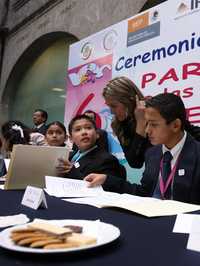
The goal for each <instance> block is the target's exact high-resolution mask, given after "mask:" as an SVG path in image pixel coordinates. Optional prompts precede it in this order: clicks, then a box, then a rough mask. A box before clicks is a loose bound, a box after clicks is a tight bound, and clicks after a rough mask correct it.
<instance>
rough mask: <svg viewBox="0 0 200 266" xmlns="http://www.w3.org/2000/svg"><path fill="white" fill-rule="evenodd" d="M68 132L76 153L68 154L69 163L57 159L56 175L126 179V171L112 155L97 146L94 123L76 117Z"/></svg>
mask: <svg viewBox="0 0 200 266" xmlns="http://www.w3.org/2000/svg"><path fill="white" fill-rule="evenodd" d="M68 131H69V134H70V138H71V140H72V142H74V143H75V144H76V146H77V147H78V151H77V150H76V151H74V152H72V153H71V154H70V157H69V161H68V160H64V159H59V165H58V166H57V171H58V175H62V176H64V177H69V178H76V179H83V178H84V177H85V176H86V175H88V174H91V173H99V174H105V175H112V176H117V177H120V178H122V179H126V170H125V168H124V167H123V166H122V165H121V164H120V163H119V161H118V159H117V158H116V157H114V156H113V155H112V154H110V153H108V152H107V151H105V150H104V149H102V148H101V147H99V146H98V144H97V139H98V133H97V128H96V124H95V121H94V120H93V119H91V118H90V117H88V116H86V115H78V116H76V117H74V118H73V119H72V120H71V122H70V123H69V127H68Z"/></svg>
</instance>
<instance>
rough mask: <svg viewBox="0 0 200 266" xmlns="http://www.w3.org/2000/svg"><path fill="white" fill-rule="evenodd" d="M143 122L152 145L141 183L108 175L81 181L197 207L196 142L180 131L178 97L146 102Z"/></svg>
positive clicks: (199, 160) (199, 147) (199, 149)
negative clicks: (133, 182)
mask: <svg viewBox="0 0 200 266" xmlns="http://www.w3.org/2000/svg"><path fill="white" fill-rule="evenodd" d="M145 120H146V123H147V126H146V133H147V135H148V138H149V140H150V142H151V144H153V145H155V146H153V147H152V148H150V149H149V150H148V151H147V152H146V155H145V171H144V173H143V177H142V179H141V184H140V185H137V184H130V183H129V182H126V181H124V180H121V179H119V178H118V179H117V178H114V177H113V176H109V175H107V176H106V175H95V174H93V175H88V176H87V177H86V178H85V180H87V181H89V182H90V186H95V185H99V184H104V185H105V186H106V188H108V189H109V190H111V191H115V192H119V193H130V194H135V195H139V196H148V197H156V198H160V199H174V200H178V201H183V202H188V203H194V204H200V143H199V142H198V141H196V140H195V139H194V138H193V137H192V136H191V135H189V133H186V131H185V130H184V128H185V125H186V110H185V107H184V104H183V102H182V100H181V98H180V97H178V96H176V95H174V94H172V93H165V94H159V95H157V96H155V97H152V98H151V99H149V100H147V101H146V109H145Z"/></svg>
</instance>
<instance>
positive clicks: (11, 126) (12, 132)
mask: <svg viewBox="0 0 200 266" xmlns="http://www.w3.org/2000/svg"><path fill="white" fill-rule="evenodd" d="M1 133H2V136H3V149H4V151H5V152H6V153H10V152H11V151H12V148H13V145H15V144H31V145H44V136H43V135H42V134H40V133H36V132H33V131H32V130H31V129H30V128H29V127H27V126H26V125H25V124H23V123H22V122H20V121H18V120H10V121H8V122H6V123H4V124H3V125H2V127H1Z"/></svg>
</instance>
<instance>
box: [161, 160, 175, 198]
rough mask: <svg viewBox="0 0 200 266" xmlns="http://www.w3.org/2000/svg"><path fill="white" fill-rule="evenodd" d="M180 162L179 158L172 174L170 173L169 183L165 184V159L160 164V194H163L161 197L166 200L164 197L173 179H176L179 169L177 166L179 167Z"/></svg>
mask: <svg viewBox="0 0 200 266" xmlns="http://www.w3.org/2000/svg"><path fill="white" fill-rule="evenodd" d="M178 161H179V157H178V159H177V160H176V163H175V165H174V167H173V168H172V170H171V173H170V175H169V177H168V178H167V181H166V183H165V184H164V182H163V178H162V169H163V159H162V160H161V162H160V182H159V183H160V192H161V196H162V198H163V199H164V198H165V197H164V195H165V192H166V191H167V189H168V187H169V185H170V184H171V182H172V179H173V178H174V175H175V172H176V168H177V165H178Z"/></svg>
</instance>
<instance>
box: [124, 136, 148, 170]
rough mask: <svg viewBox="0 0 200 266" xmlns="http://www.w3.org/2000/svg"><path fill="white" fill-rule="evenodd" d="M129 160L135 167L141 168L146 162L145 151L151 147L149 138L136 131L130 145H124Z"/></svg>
mask: <svg viewBox="0 0 200 266" xmlns="http://www.w3.org/2000/svg"><path fill="white" fill-rule="evenodd" d="M121 146H122V149H123V152H124V155H125V157H126V160H127V162H128V163H129V165H130V166H131V167H133V168H141V167H142V166H143V164H144V158H145V152H146V150H147V149H148V148H149V147H151V144H150V142H149V141H148V139H147V138H144V137H143V136H141V135H138V134H137V133H135V135H134V136H133V137H132V139H131V140H130V143H129V145H122V144H121Z"/></svg>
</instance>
